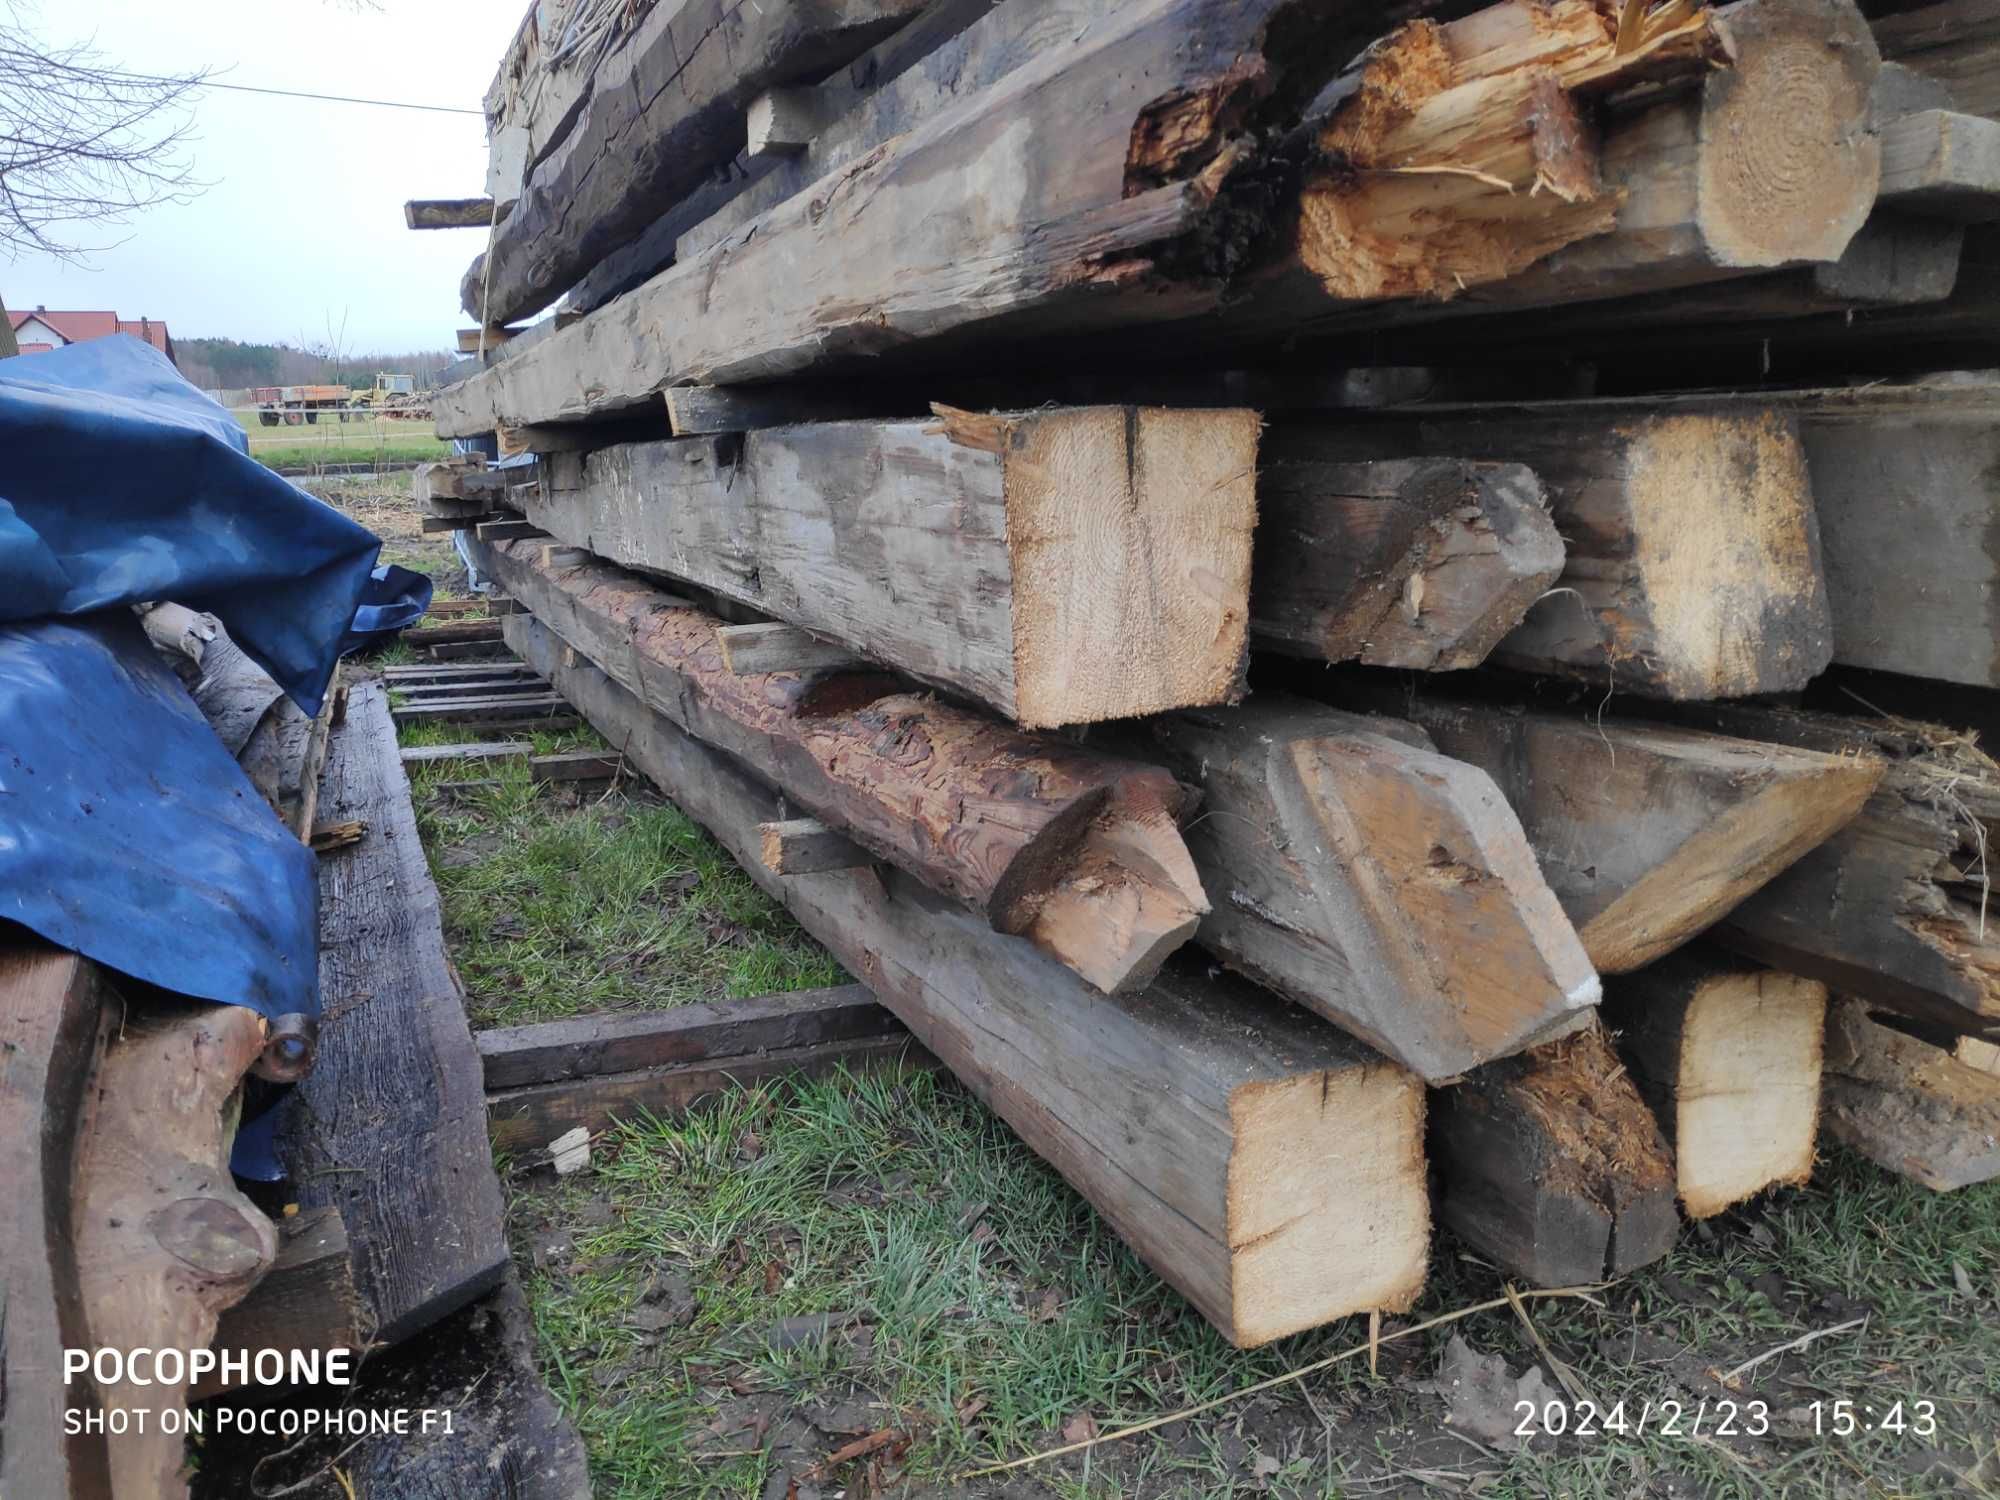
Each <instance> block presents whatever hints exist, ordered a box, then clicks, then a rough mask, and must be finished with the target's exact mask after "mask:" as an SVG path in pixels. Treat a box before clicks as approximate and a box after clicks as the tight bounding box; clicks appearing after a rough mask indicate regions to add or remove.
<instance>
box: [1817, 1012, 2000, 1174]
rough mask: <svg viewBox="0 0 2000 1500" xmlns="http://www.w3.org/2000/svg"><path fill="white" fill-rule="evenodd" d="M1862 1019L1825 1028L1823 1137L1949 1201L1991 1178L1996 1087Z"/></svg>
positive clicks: (1835, 1016)
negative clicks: (1962, 1190) (1946, 1196)
mask: <svg viewBox="0 0 2000 1500" xmlns="http://www.w3.org/2000/svg"><path fill="white" fill-rule="evenodd" d="M1893 1020H1894V1017H1886V1016H1882V1015H1880V1014H1879V1013H1874V1012H1871V1011H1870V1009H1869V1007H1868V1005H1867V1003H1866V1002H1865V1001H1862V1000H1857V999H1855V998H1853V997H1852V996H1848V997H1843V998H1841V999H1838V1000H1836V1001H1835V1002H1834V1005H1833V1009H1832V1011H1831V1013H1830V1014H1829V1016H1828V1018H1827V1030H1826V1073H1825V1085H1824V1087H1825V1093H1824V1100H1823V1109H1824V1118H1825V1123H1826V1133H1827V1135H1828V1136H1830V1137H1832V1138H1833V1139H1834V1140H1836V1141H1839V1142H1841V1144H1843V1145H1846V1146H1851V1147H1853V1148H1854V1149H1855V1150H1856V1151H1859V1152H1860V1153H1861V1154H1862V1155H1863V1156H1865V1157H1867V1158H1868V1159H1869V1160H1870V1161H1873V1162H1874V1163H1876V1164H1877V1165H1878V1166H1882V1167H1886V1168H1888V1169H1889V1170H1890V1171H1891V1172H1895V1173H1897V1174H1898V1175H1900V1176H1903V1177H1908V1178H1910V1179H1911V1180H1912V1181H1914V1182H1919V1183H1922V1184H1923V1185H1924V1186H1925V1187H1927V1188H1930V1189H1931V1190H1932V1191H1933V1192H1939V1193H1948V1192H1951V1191H1953V1190H1955V1189H1957V1188H1962V1187H1971V1186H1972V1185H1974V1184H1975V1183H1981V1182H1991V1181H1992V1180H1993V1179H1994V1178H1996V1177H2000V1077H1996V1076H1995V1075H1994V1074H1992V1073H1990V1072H1988V1071H1986V1070H1985V1069H1983V1068H1977V1067H1973V1066H1970V1065H1968V1064H1966V1063H1964V1062H1961V1061H1960V1060H1959V1059H1957V1058H1956V1057H1954V1056H1952V1054H1951V1053H1950V1052H1948V1051H1946V1050H1945V1049H1944V1048H1942V1047H1938V1046H1934V1045H1933V1044H1932V1043H1930V1042H1928V1041H1926V1040H1924V1039H1923V1038H1922V1037H1918V1036H1913V1035H1911V1034H1910V1033H1909V1032H1907V1031H1904V1030H1901V1029H1900V1028H1898V1027H1896V1026H1895V1025H1893V1024H1890V1023H1892V1022H1893Z"/></svg>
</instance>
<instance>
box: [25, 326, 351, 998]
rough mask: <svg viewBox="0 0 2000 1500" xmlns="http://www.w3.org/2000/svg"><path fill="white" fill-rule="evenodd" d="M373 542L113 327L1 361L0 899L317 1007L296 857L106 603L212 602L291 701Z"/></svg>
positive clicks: (337, 641)
mask: <svg viewBox="0 0 2000 1500" xmlns="http://www.w3.org/2000/svg"><path fill="white" fill-rule="evenodd" d="M378 547H379V543H378V542H377V540H376V538H375V537H374V536H373V535H372V534H371V533H370V532H368V531H367V530H366V529H364V528H363V527H360V526H358V525H356V524H355V523H354V522H352V521H350V520H348V519H347V518H346V517H345V516H343V515H341V514H340V513H339V512H338V511H336V510H334V509H333V508H332V507H331V506H328V505H326V504H324V503H322V502H321V501H319V500H316V499H314V498H313V497H312V496H311V495H308V494H306V493H305V492H304V491H303V490H300V489H299V488H297V487H296V486H295V485H293V484H291V483H289V482H288V481H286V480H284V479H281V478H279V477H278V476H277V475H275V474H272V473H271V472H270V471H269V470H267V469H265V468H263V467H262V466H261V465H259V464H258V463H256V462H255V461H254V460H253V459H251V457H250V456H249V444H248V440H247V438H246V436H245V434H244V432H243V430H242V428H241V427H240V426H239V425H238V424H237V422H236V420H235V419H234V418H233V417H231V416H230V414H229V413H228V412H227V411H225V410H224V409H223V408H222V407H220V406H218V405H216V403H215V402H213V401H211V400H210V399H209V398H208V397H206V396H204V395H202V393H201V392H199V391H197V390H196V389H195V388H194V387H193V386H191V385H189V384H188V383H187V382H186V381H185V380H183V379H182V378H181V376H180V374H179V373H178V372H177V371H176V370H175V369H174V367H173V366H172V364H171V363H169V362H168V360H167V359H166V358H165V357H164V356H163V355H161V354H160V353H159V352H158V351H157V350H155V349H153V348H151V347H149V346H148V345H146V344H143V343H141V342H140V341H139V340H137V339H134V338H130V337H123V336H121V337H115V338H107V339H93V340H90V341H88V342H85V343H80V344H72V345H70V346H68V347H66V348H63V349H59V350H57V351H55V352H54V353H52V354H39V355H29V356H24V357H19V358H14V359H7V360H0V916H5V917H7V918H9V919H11V920H13V921H15V922H19V923H21V924H22V925H24V926H26V927H28V928H30V929H32V930H33V931H35V932H37V933H39V934H41V935H42V936H43V937H45V938H47V939H48V940H50V941H51V942H55V943H60V944H61V945H63V946H64V947H67V948H73V949H75V950H77V951H78V952H81V953H83V954H85V955H87V956H88V957H90V958H92V959H95V960H97V961H98V962H100V963H103V964H105V965H106V966H108V967H110V968H112V969H115V970H118V971H119V972H121V973H125V974H129V975H132V976H133V977H135V978H137V979H141V980H144V981H146V982H147V983H149V984H153V985H157V986H159V987H161V988H163V989H167V990H172V991H175V992H177V993H180V994H184V995H192V996H195V997H197V998H200V999H206V1000H218V1001H223V1002H226V1003H229V1004H236V1005H248V1006H252V1007H254V1008H256V1009H257V1010H260V1011H262V1012H264V1013H265V1014H267V1015H279V1014H283V1013H285V1012H288V1011H300V1012H304V1013H307V1014H314V1013H317V1011H318V1008H319V1007H318V986H317V973H316V971H317V968H318V921H317V903H316V896H315V889H314V879H315V877H314V862H313V857H312V855H311V854H310V852H309V851H308V850H307V849H306V848H305V846H304V845H302V844H300V843H299V841H298V840H297V838H296V837H295V836H293V835H292V834H291V833H290V832H289V831H288V830H287V829H286V828H285V826H284V825H283V824H282V823H280V822H279V821H278V819H277V818H276V817H274V816H273V815H272V813H271V810H270V808H269V807H268V806H266V805H265V803H264V801H263V799H262V798H261V797H260V796H259V795H258V793H257V791H256V789H255V788H254V787H253V786H252V785H251V784H250V781H249V779H248V778H247V777H246V776H245V775H244V774H243V772H242V770H241V768H239V767H238V766H237V764H236V762H235V761H234V760H233V759H232V758H231V757H230V755H229V753H228V752H227V751H226V750H225V749H224V748H223V746H222V744H221V742H220V741H219V740H218V739H216V737H215V735H214V733H213V732H212V731H211V730H210V729H209V727H208V725H207V723H206V722H205V721H204V720H203V719H202V717H201V715H200V713H199V712H198V711H197V710H196V708H195V706H194V704H193V701H192V700H191V699H190V698H189V697H188V695H187V692H186V691H185V689H183V688H182V686H181V685H180V682H179V680H178V679H177V678H175V677H174V675H173V673H172V672H170V671H168V670H167V669H166V667H165V666H164V664H163V663H161V662H160V661H159V660H158V659H157V658H156V656H155V655H154V653H153V651H152V648H151V647H150V646H149V645H148V643H147V642H146V640H145V637H144V634H143V632H142V631H141V630H140V629H139V627H138V625H137V623H136V621H135V620H134V619H133V618H132V615H131V611H130V609H129V608H128V606H130V605H132V604H134V603H138V602H141V601H145V600H156V599H157V600H168V599H170V600H173V601H175V602H177V603H180V604H185V605H188V606H190V607H192V608H195V609H199V610H205V611H208V612H210V613H212V614H214V615H216V616H218V617H219V618H220V619H221V620H222V622H223V624H224V625H225V626H226V627H227V628H228V630H229V633H230V636H231V637H232V638H233V639H234V640H235V642H236V643H237V645H239V646H240V647H242V649H243V650H244V651H245V652H247V653H248V654H249V655H250V656H251V657H253V658H254V659H255V660H256V661H257V662H258V663H259V664H260V665H262V666H263V667H264V668H265V670H266V671H268V672H270V674H271V675H272V677H273V678H275V679H276V680H277V682H278V684H279V685H280V686H281V687H283V688H284V689H285V691H286V692H287V693H288V694H289V695H290V696H291V697H292V698H293V700H294V701H295V702H297V703H298V704H299V706H300V707H301V708H303V709H305V710H306V711H307V712H314V711H316V710H317V709H318V707H319V703H320V699H321V697H322V695H323V694H324V692H325V690H326V683H327V679H328V677H329V676H330V675H331V673H332V671H333V666H334V663H335V661H336V660H337V659H338V657H339V652H340V647H341V642H342V637H343V635H344V634H345V633H346V631H347V629H348V627H349V624H350V621H352V620H353V617H354V613H355V605H356V602H357V600H358V599H359V598H360V596H361V594H362V591H363V588H364V586H365V585H366V584H367V582H368V578H369V571H370V569H371V568H372V567H373V566H374V562H375V555H376V552H377V550H378Z"/></svg>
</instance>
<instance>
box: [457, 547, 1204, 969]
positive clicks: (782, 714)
mask: <svg viewBox="0 0 2000 1500" xmlns="http://www.w3.org/2000/svg"><path fill="white" fill-rule="evenodd" d="M474 546H475V549H476V554H475V555H476V556H477V558H478V561H479V566H480V567H481V569H482V570H483V571H485V572H488V573H490V574H491V575H492V576H493V577H495V578H497V579H498V580H499V581H500V582H502V583H504V584H505V585H506V587H507V590H508V592H509V593H510V594H512V595H513V596H514V597H516V598H518V599H520V600H522V601H523V602H524V603H526V604H527V605H528V606H529V607H530V609H531V610H532V611H533V615H534V618H536V619H538V620H540V621H542V622H543V623H545V624H547V625H549V626H550V627H551V628H552V629H555V630H558V631H560V632H561V633H562V635H563V638H564V639H565V640H566V641H568V642H569V643H570V644H571V645H572V646H575V647H577V648H578V649H580V650H582V651H584V652H586V653H587V654H588V655H589V656H591V657H592V658H593V659H595V660H597V661H600V662H602V663H603V664H604V665H605V667H606V669H607V670H609V671H610V672H611V673H612V675H613V676H614V677H616V678H617V680H618V681H619V682H620V684H621V685H624V686H625V687H626V688H627V689H628V690H629V691H631V692H634V693H635V694H637V695H639V696H640V697H641V698H643V699H644V701H645V702H646V703H647V704H649V705H650V706H652V707H654V708H656V709H658V710H659V711H660V712H662V713H664V714H666V715H667V716H669V717H670V718H671V719H672V720H673V721H674V722H675V723H677V724H680V725H683V726H684V727H685V728H686V729H687V731H688V732H689V733H692V734H694V735H695V736H697V737H698V738H700V739H702V740H704V741H705V742H707V743H708V744H711V745H714V746H717V747H719V748H721V749H723V750H725V751H727V752H728V753H729V754H731V755H733V756H735V757H737V758H738V759H739V760H741V761H743V763H744V764H746V765H748V766H750V767H751V768H752V769H754V770H756V771H757V772H758V773H759V774H761V775H763V776H765V777H767V778H768V779H769V780H771V781H772V782H773V783H775V784H776V785H778V786H780V787H782V788H783V789H784V790H785V791H786V793H787V794H788V795H790V796H791V797H792V798H793V799H794V800H795V801H796V803H797V806H798V807H799V808H800V809H802V810H804V811H806V812H808V813H811V814H812V815H814V816H816V817H818V818H821V819H823V820H824V821H826V822H827V823H829V824H832V825H834V826H837V827H839V828H840V829H842V830H843V831H844V832H845V833H847V834H848V836H849V837H851V838H853V839H854V840H855V841H856V842H857V843H859V844H861V845H863V846H864V847H866V848H868V849H870V850H872V851H873V852H874V853H876V854H877V855H879V856H880V857H881V858H883V859H886V860H889V861H891V862H892V863H895V864H897V865H899V866H901V867H902V868H903V869H906V870H909V871H911V872H912V873H913V874H915V875H916V876H917V878H918V879H920V880H922V881H924V882H925V883H926V884H928V885H930V886H931V887H932V888H933V889H936V890H939V891H941V892H943V893H945V894H946V895H947V896H949V897H950V898H951V899H953V900H957V901H960V902H963V903H964V904H965V905H966V906H967V907H968V908H970V909H972V910H974V911H976V912H979V913H980V914H981V915H982V916H983V918H984V919H985V920H986V921H988V922H989V923H991V924H992V925H993V926H994V927H996V928H997V929H999V930H1001V931H1003V932H1008V933H1021V934H1024V935H1025V936H1026V937H1027V938H1028V939H1029V941H1030V942H1031V943H1033V944H1035V945H1037V946H1039V947H1041V948H1042V949H1043V950H1044V951H1046V952H1049V953H1051V954H1053V955H1056V956H1057V957H1058V958H1059V959H1060V960H1061V961H1062V962H1064V963H1067V964H1069V965H1071V966H1073V967H1074V968H1076V970H1077V971H1078V972H1079V973H1080V974H1083V975H1084V976H1085V977H1086V978H1087V979H1088V980H1089V981H1090V982H1091V983H1092V984H1093V985H1096V986H1097V987H1098V988H1100V989H1103V990H1106V991H1111V990H1119V989H1127V988H1136V987H1139V986H1142V985H1144V984H1145V983H1146V982H1147V981H1148V980H1149V979H1150V978H1151V976H1152V975H1153V974H1154V973H1155V972H1156V971H1157V970H1158V968H1159V966H1160V964H1161V963H1162V962H1163V961H1164V960H1165V958H1166V956H1167V954H1169V953H1171V952H1172V951H1173V949H1174V948H1175V947H1178V946H1179V945H1180V944H1181V943H1182V942H1184V941H1186V940H1187V939H1188V938H1190V937H1192V936H1193V935H1194V927H1195V923H1196V921H1197V919H1198V918H1199V917H1200V915H1201V914H1202V913H1203V912H1204V911H1206V910H1207V906H1208V903H1207V900H1206V898H1205V897H1204V896H1203V895H1202V892H1201V882H1200V878H1199V877H1198V876H1197V875H1196V874H1195V871H1194V867H1193V866H1192V865H1191V864H1190V863H1189V862H1188V857H1187V850H1186V847H1185V846H1184V845H1183V844H1182V842H1181V838H1180V834H1179V831H1178V830H1177V829H1176V827H1175V826H1174V819H1175V816H1176V815H1177V813H1178V812H1179V811H1180V809H1181V806H1182V803H1183V800H1184V797H1185V789H1184V788H1183V787H1182V786H1181V785H1180V784H1179V783H1178V782H1176V781H1175V780H1174V778H1173V777H1172V776H1171V775H1169V774H1168V773H1167V772H1165V771H1162V770H1160V769H1159V768H1158V767H1156V766H1149V765H1144V764H1141V763H1139V762H1136V761H1130V760H1125V759H1121V758H1119V757H1116V756H1113V755H1109V754H1107V753H1105V752H1103V751H1101V750H1098V749H1096V748H1094V747H1084V746H1081V745H1075V744H1071V743H1069V742H1066V741H1063V740H1059V739H1056V738H1054V737H1052V736H1033V735H1028V734H1024V733H1022V732H1021V731H1019V730H1017V729H1014V728H1012V727H1011V726H1008V725H1005V724H1003V723H1001V722H1000V721H998V720H995V719H992V718H989V717H987V716H986V715H983V714H978V713H975V712H973V711H971V710H968V709H964V708H960V707H957V706H955V705H953V704H950V703H947V702H943V701H941V700H938V699H936V698H934V697H930V696H928V695H921V694H916V693H911V692H908V691H905V690H904V689H905V684H904V683H902V682H901V681H899V680H897V679H894V678H888V677H884V676H880V675H864V674H859V673H829V674H823V675H816V676H810V677H806V676H800V675H798V674H796V673H776V674H772V675H768V676H762V677H742V676H738V675H737V674H735V673H733V672H731V671H729V670H728V669H727V668H726V667H725V666H724V665H723V663H722V654H721V650H720V648H719V646H718V645H717V643H716V625H717V621H716V619H715V617H714V616H713V615H710V614H707V613H706V612H704V611H702V610H699V609H696V608H694V607H693V606H691V605H686V604H684V603H682V602H681V601H677V600H672V599H670V598H667V597H665V596H662V595H661V593H660V592H659V591H658V590H657V589H654V588H651V587H649V586H648V585H647V584H646V583H645V582H644V581H643V580H641V579H639V578H636V577H634V576H633V575H631V574H628V573H623V572H621V571H620V570H619V569H617V568H614V567H611V566H610V565H609V564H606V563H602V562H598V561H596V560H595V559H591V560H589V561H585V562H580V563H574V564H571V565H569V566H566V567H554V568H551V567H548V566H546V565H544V564H542V563H540V562H539V561H536V560H534V559H532V558H530V557H527V556H524V555H523V554H524V552H525V551H526V550H527V549H528V548H529V547H530V546H531V544H528V543H518V542H516V543H501V544H499V545H498V546H488V545H487V544H485V543H483V542H481V543H475V544H474ZM521 618H522V617H521V616H518V615H515V616H510V617H509V618H508V620H507V621H506V624H507V625H509V626H512V625H513V623H514V622H515V621H516V620H519V619H521ZM509 639H512V637H511V636H510V637H509ZM614 743H616V742H615V741H614ZM621 748H623V747H622V746H621Z"/></svg>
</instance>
